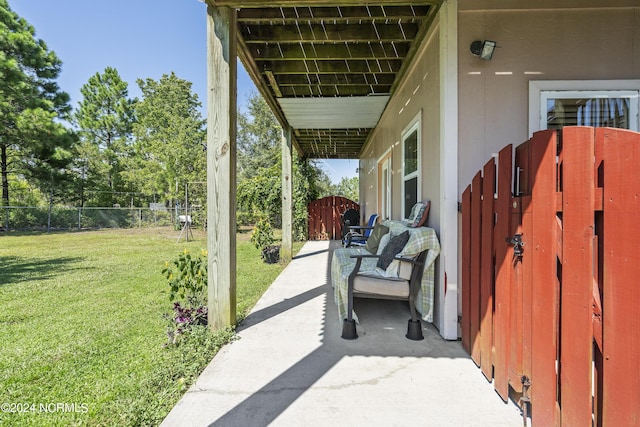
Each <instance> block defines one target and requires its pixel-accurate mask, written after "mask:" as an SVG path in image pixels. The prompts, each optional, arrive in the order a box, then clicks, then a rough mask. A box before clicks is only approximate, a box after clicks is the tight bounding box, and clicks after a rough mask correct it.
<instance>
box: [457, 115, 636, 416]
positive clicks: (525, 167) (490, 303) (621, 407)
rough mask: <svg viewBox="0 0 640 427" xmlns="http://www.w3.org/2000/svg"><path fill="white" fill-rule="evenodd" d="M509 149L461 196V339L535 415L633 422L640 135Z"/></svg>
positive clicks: (581, 131)
mask: <svg viewBox="0 0 640 427" xmlns="http://www.w3.org/2000/svg"><path fill="white" fill-rule="evenodd" d="M512 151H513V149H512V146H511V145H508V146H506V147H505V148H504V149H502V151H500V153H499V156H498V164H497V165H496V164H495V159H491V160H490V161H489V162H487V164H486V165H485V166H484V168H483V171H479V172H478V173H477V174H476V175H475V177H474V178H473V181H472V183H471V185H469V186H468V187H467V188H466V190H465V191H464V193H463V195H462V204H463V207H462V233H463V236H464V238H463V241H464V244H463V246H462V325H461V326H462V345H463V346H464V348H465V349H466V351H467V352H469V353H470V355H471V357H472V359H473V360H474V361H475V362H476V364H478V366H479V367H480V368H481V370H482V373H483V374H484V375H485V377H486V378H487V379H488V380H493V382H494V388H495V390H496V391H497V392H498V394H499V395H500V396H501V397H502V398H503V399H504V400H505V401H506V400H507V399H508V396H509V388H511V389H513V390H514V391H516V392H518V393H522V394H523V400H522V401H521V402H523V403H525V402H530V408H531V409H532V423H533V425H535V426H587V425H595V426H640V315H638V307H640V286H638V284H637V283H636V281H637V280H638V278H639V277H640V243H639V241H640V221H638V220H637V219H636V215H637V214H638V213H639V212H640V170H639V169H638V163H639V162H640V134H638V133H635V132H630V131H625V130H619V129H610V128H595V129H594V128H588V127H568V128H564V129H563V130H562V132H561V133H557V132H555V131H543V132H538V133H536V134H534V136H533V138H532V139H530V140H529V141H527V142H525V143H524V144H521V145H520V146H518V147H516V149H515V166H514V167H512V157H514V156H513V153H512ZM496 170H497V177H496ZM512 182H513V191H512ZM467 237H468V241H467V240H466V238H467ZM523 407H524V409H525V410H526V409H528V405H524V406H523ZM525 415H526V411H525Z"/></svg>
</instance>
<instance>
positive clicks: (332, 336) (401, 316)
mask: <svg viewBox="0 0 640 427" xmlns="http://www.w3.org/2000/svg"><path fill="white" fill-rule="evenodd" d="M333 246H335V242H334V243H333ZM330 261H331V251H330V243H329V242H308V243H306V244H305V245H304V247H303V248H302V250H301V251H300V253H299V254H298V255H297V256H296V258H295V259H294V260H293V261H292V262H291V264H290V265H289V266H288V267H287V268H286V269H285V270H284V271H283V272H282V273H281V274H280V276H279V277H278V278H277V279H276V281H275V282H274V283H273V285H272V286H271V287H270V288H269V289H268V290H267V292H266V293H265V294H264V296H263V297H262V298H261V299H260V301H259V302H258V304H257V305H256V307H255V308H254V310H253V311H252V313H251V314H250V316H248V317H247V319H246V320H245V321H244V322H243V324H242V325H240V327H239V328H238V335H239V339H238V340H237V341H235V342H233V343H232V344H230V345H228V346H225V347H224V348H223V349H222V350H221V351H220V352H219V353H218V355H216V357H215V358H214V359H213V360H212V361H211V363H210V364H209V366H208V367H207V368H206V369H205V371H204V372H203V373H202V375H201V376H200V378H199V379H198V381H197V382H196V383H195V384H194V385H193V387H191V389H190V390H189V391H188V392H187V393H186V394H185V396H184V397H183V398H182V400H180V402H178V404H177V405H176V407H175V408H174V409H173V410H172V411H171V413H170V414H169V415H168V416H167V418H166V419H165V420H164V422H163V423H162V426H165V427H172V426H189V427H193V426H242V427H245V426H246V427H259V426H267V425H269V426H305V427H311V426H335V427H337V426H385V427H387V426H403V427H404V426H408V425H415V426H438V427H442V426H456V427H459V426H483V427H484V426H487V427H498V426H509V427H513V426H522V417H521V415H520V412H519V410H518V408H517V407H516V406H515V405H514V404H513V403H512V402H509V403H504V402H503V401H502V400H501V399H500V397H499V396H498V395H497V394H496V393H495V392H494V391H493V387H492V386H491V384H490V383H488V382H487V381H486V379H485V378H484V377H483V375H482V373H481V372H480V370H479V369H478V368H477V367H476V365H475V364H474V363H473V361H472V360H471V359H470V358H469V357H468V356H467V354H466V353H465V352H464V351H463V350H462V347H461V345H460V343H459V342H451V341H445V340H443V339H442V338H441V337H440V335H439V334H438V332H437V330H436V329H435V328H434V327H433V326H432V325H428V324H425V325H424V335H425V340H423V341H410V340H407V339H406V338H405V337H404V334H405V333H406V326H407V320H408V319H409V310H408V307H407V306H406V303H403V302H396V301H378V300H365V299H356V300H355V310H356V312H357V313H358V316H359V318H360V325H359V326H358V334H359V336H360V338H358V339H357V340H355V341H346V340H343V339H341V338H340V333H341V327H342V326H341V322H340V321H339V319H338V315H337V310H336V307H335V304H334V302H333V289H332V288H331V284H330V279H329V274H330V273H329V272H330V267H329V266H330Z"/></svg>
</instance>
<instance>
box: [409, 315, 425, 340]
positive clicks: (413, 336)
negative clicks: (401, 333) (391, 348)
mask: <svg viewBox="0 0 640 427" xmlns="http://www.w3.org/2000/svg"><path fill="white" fill-rule="evenodd" d="M405 336H406V337H407V338H409V339H410V340H413V341H421V340H423V339H424V335H422V323H421V322H420V320H419V319H418V320H416V321H413V320H411V319H409V326H407V335H405Z"/></svg>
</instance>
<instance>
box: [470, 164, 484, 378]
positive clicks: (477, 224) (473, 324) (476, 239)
mask: <svg viewBox="0 0 640 427" xmlns="http://www.w3.org/2000/svg"><path fill="white" fill-rule="evenodd" d="M481 220H482V175H481V172H480V171H478V173H477V174H476V176H475V177H474V178H473V182H472V184H471V282H470V284H471V292H470V295H471V313H470V316H469V319H470V324H469V327H470V336H471V358H472V359H473V361H474V362H475V363H476V365H478V366H480V250H481V248H482V228H481V224H482V223H481Z"/></svg>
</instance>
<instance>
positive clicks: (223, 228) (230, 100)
mask: <svg viewBox="0 0 640 427" xmlns="http://www.w3.org/2000/svg"><path fill="white" fill-rule="evenodd" d="M235 21H236V12H235V9H232V8H228V7H213V6H209V7H207V42H208V43H207V71H208V74H207V93H208V97H207V98H208V99H207V101H208V105H209V107H208V114H207V121H208V124H207V238H208V239H207V248H208V252H209V253H208V271H209V282H208V284H209V291H208V298H209V301H208V306H209V326H210V327H211V328H212V329H214V330H217V329H222V328H225V327H227V326H231V325H234V324H235V323H236V212H235V209H236V23H235Z"/></svg>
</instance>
